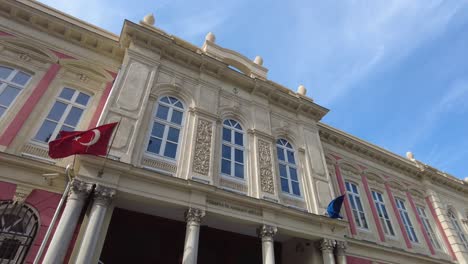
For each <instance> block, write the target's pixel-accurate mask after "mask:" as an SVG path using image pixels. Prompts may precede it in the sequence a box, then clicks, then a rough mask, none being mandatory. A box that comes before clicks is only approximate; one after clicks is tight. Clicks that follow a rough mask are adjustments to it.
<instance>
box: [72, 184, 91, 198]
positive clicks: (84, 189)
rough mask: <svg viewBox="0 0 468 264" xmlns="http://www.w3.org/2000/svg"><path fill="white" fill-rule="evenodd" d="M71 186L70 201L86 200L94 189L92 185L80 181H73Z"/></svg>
mask: <svg viewBox="0 0 468 264" xmlns="http://www.w3.org/2000/svg"><path fill="white" fill-rule="evenodd" d="M70 184H71V186H70V191H69V192H68V199H70V200H84V199H85V198H86V197H88V195H89V194H90V193H91V190H92V189H93V185H92V184H91V183H88V182H85V181H82V180H79V179H73V180H72V182H71V183H70Z"/></svg>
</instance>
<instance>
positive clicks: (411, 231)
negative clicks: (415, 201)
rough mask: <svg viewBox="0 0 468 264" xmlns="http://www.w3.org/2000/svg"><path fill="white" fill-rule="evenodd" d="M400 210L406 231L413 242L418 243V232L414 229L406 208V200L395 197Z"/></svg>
mask: <svg viewBox="0 0 468 264" xmlns="http://www.w3.org/2000/svg"><path fill="white" fill-rule="evenodd" d="M395 201H396V204H397V208H398V212H399V213H400V217H401V220H402V221H403V225H404V226H405V229H406V233H408V237H409V239H410V241H411V242H415V243H418V242H419V241H418V237H417V236H416V232H415V231H414V227H413V224H412V223H411V220H410V218H409V215H408V211H407V210H406V206H405V202H404V201H403V200H400V199H395Z"/></svg>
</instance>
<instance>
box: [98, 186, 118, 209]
mask: <svg viewBox="0 0 468 264" xmlns="http://www.w3.org/2000/svg"><path fill="white" fill-rule="evenodd" d="M115 193H116V190H115V189H113V188H109V187H106V186H102V185H97V186H96V188H95V189H94V202H95V203H97V204H100V205H103V206H108V205H109V204H110V202H111V201H112V198H114V195H115Z"/></svg>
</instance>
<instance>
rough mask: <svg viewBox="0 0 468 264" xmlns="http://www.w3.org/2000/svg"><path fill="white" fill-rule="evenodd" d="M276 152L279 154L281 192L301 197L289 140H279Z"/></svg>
mask: <svg viewBox="0 0 468 264" xmlns="http://www.w3.org/2000/svg"><path fill="white" fill-rule="evenodd" d="M276 152H277V153H278V165H279V176H280V180H281V190H282V191H283V192H285V193H289V194H293V195H297V196H301V190H300V188H299V180H298V178H297V167H296V159H295V158H294V149H293V147H292V146H291V144H290V143H289V142H288V141H287V140H285V139H278V140H277V141H276Z"/></svg>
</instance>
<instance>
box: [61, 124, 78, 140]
mask: <svg viewBox="0 0 468 264" xmlns="http://www.w3.org/2000/svg"><path fill="white" fill-rule="evenodd" d="M74 130H75V129H74V128H73V127H69V126H65V125H63V126H62V127H61V128H60V130H59V131H74ZM57 138H60V133H59V134H58V135H57Z"/></svg>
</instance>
